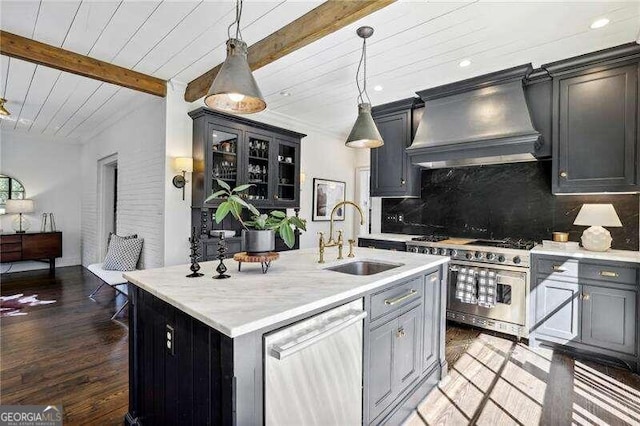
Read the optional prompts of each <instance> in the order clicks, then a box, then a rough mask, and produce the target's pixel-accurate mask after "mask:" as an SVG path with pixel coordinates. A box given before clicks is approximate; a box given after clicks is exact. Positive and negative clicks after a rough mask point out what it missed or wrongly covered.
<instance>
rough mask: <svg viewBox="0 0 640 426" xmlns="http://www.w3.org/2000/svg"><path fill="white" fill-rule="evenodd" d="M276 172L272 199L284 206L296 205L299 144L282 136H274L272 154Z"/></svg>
mask: <svg viewBox="0 0 640 426" xmlns="http://www.w3.org/2000/svg"><path fill="white" fill-rule="evenodd" d="M273 157H274V163H275V164H276V167H275V169H276V171H277V174H276V176H275V179H273V183H274V190H273V191H274V200H275V202H276V203H277V204H278V205H280V206H284V207H298V205H299V201H300V144H299V143H297V142H294V141H291V140H287V139H284V138H276V142H275V153H274V154H273Z"/></svg>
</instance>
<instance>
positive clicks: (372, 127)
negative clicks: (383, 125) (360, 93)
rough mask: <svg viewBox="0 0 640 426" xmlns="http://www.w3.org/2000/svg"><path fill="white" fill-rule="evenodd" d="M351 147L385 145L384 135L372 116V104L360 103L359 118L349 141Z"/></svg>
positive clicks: (348, 144)
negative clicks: (381, 134)
mask: <svg viewBox="0 0 640 426" xmlns="http://www.w3.org/2000/svg"><path fill="white" fill-rule="evenodd" d="M345 145H347V146H348V147H350V148H378V147H380V146H382V145H384V142H383V141H382V136H380V132H379V131H378V128H377V127H376V123H375V122H374V121H373V117H372V116H371V105H370V104H364V103H363V104H358V118H356V123H355V124H354V125H353V129H351V133H349V137H348V138H347V142H346V143H345Z"/></svg>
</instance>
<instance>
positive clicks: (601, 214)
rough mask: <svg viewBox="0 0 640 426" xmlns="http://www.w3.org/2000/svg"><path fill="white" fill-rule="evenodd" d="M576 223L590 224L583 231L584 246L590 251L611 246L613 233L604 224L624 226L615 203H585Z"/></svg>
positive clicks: (607, 248)
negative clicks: (614, 206) (614, 205)
mask: <svg viewBox="0 0 640 426" xmlns="http://www.w3.org/2000/svg"><path fill="white" fill-rule="evenodd" d="M573 224H574V225H578V226H588V227H589V228H587V229H586V230H585V231H584V232H583V233H582V246H583V247H584V248H585V249H587V250H590V251H607V250H609V249H610V248H611V241H613V239H612V238H611V234H610V233H609V231H607V230H606V229H604V228H603V226H616V227H619V226H622V222H620V218H619V217H618V214H617V213H616V209H614V208H613V204H583V205H582V208H581V209H580V211H579V212H578V216H577V217H576V220H575V221H574V222H573Z"/></svg>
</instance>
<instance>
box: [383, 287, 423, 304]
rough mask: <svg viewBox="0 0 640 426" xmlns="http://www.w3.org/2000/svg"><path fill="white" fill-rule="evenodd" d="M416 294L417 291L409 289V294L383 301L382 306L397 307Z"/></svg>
mask: <svg viewBox="0 0 640 426" xmlns="http://www.w3.org/2000/svg"><path fill="white" fill-rule="evenodd" d="M416 293H418V291H417V290H414V289H411V290H410V291H409V293H407V294H405V295H404V296H400V297H396V298H395V299H386V300H385V301H384V304H385V305H388V306H393V305H397V304H398V303H400V302H404V301H405V300H407V299H410V298H412V297H413V296H415V295H416Z"/></svg>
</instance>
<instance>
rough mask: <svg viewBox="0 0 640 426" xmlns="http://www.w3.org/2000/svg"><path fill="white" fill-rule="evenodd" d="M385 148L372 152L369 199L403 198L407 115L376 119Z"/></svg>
mask: <svg viewBox="0 0 640 426" xmlns="http://www.w3.org/2000/svg"><path fill="white" fill-rule="evenodd" d="M375 121H376V126H377V127H378V131H380V134H381V135H382V139H383V140H384V145H383V146H381V147H380V148H375V149H372V150H371V196H374V197H383V196H400V195H405V192H406V188H407V170H408V167H410V165H409V158H408V156H407V154H406V151H405V149H406V147H407V143H408V141H409V140H410V134H411V115H410V111H404V112H400V113H394V114H389V115H384V116H380V117H376V119H375Z"/></svg>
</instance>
